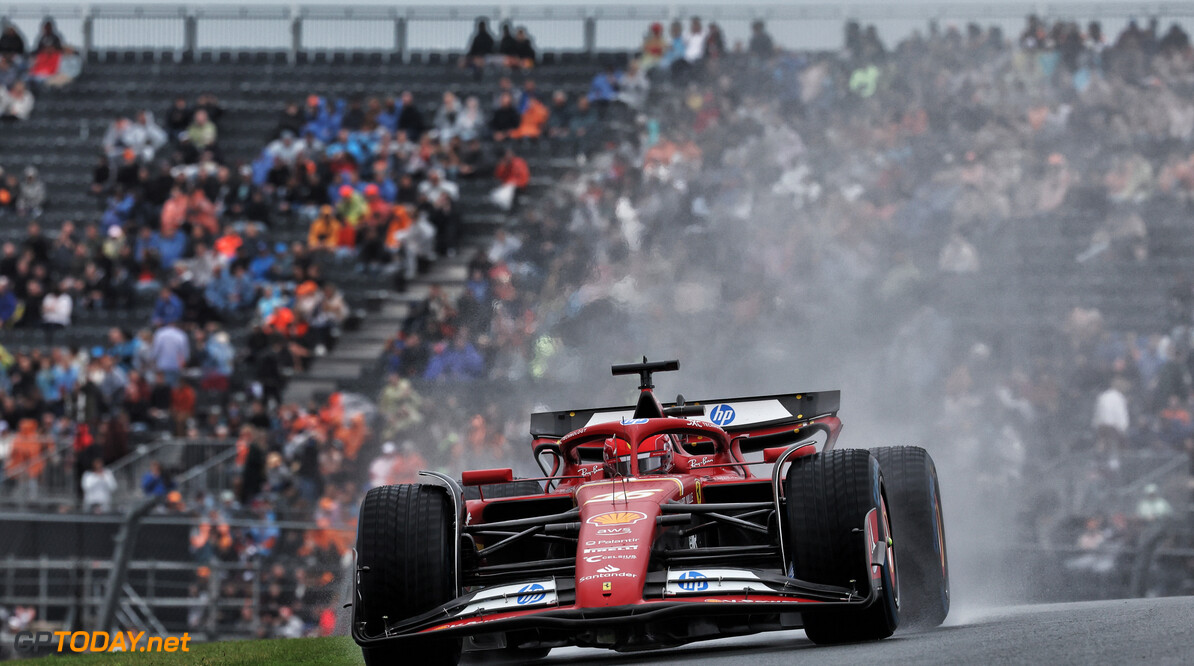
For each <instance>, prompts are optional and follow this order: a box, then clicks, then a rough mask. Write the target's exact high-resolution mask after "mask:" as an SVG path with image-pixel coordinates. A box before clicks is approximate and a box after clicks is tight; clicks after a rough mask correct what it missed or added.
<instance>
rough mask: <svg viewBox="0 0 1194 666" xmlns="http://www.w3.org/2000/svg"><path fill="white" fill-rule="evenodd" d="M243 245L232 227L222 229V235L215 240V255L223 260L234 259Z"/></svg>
mask: <svg viewBox="0 0 1194 666" xmlns="http://www.w3.org/2000/svg"><path fill="white" fill-rule="evenodd" d="M244 244H245V241H244V239H242V238H241V237H240V236H239V235H238V234H237V233H236V232H235V231H233V230H232V227H227V228H225V229H224V235H223V236H220V237H219V238H217V239H216V242H215V246H214V247H215V250H216V253H217V254H219V255H220V256H221V257H224V258H225V259H235V258H236V253H237V252H239V251H240V247H241V246H242V245H244Z"/></svg>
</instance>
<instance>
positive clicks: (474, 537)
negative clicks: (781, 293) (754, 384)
mask: <svg viewBox="0 0 1194 666" xmlns="http://www.w3.org/2000/svg"><path fill="white" fill-rule="evenodd" d="M644 394H645V395H644V396H642V398H641V399H640V403H639V407H638V408H637V409H636V413H641V412H642V410H643V409H644V407H643V404H644V402H646V403H648V404H647V410H648V411H649V410H650V408H651V406H650V404H649V403H650V402H654V401H655V398H654V396H653V395H651V394H650V391H644ZM809 395H810V396H811V395H815V394H809ZM821 395H822V400H823V401H824V400H825V398H824V395H825V394H821ZM831 397H832V401H830V402H829V403H826V404H831V405H832V409H833V411H832V412H830V413H823V412H822V413H816V412H813V413H810V414H808V415H805V414H804V413H801V412H800V411H799V410H798V409H795V408H791V407H786V408H785V413H787V414H788V416H787V417H781V418H775V419H769V418H767V417H768V416H769V415H768V414H764V413H763V412H761V411H759V410H761V409H762V408H763V407H767V405H763V406H762V407H760V406H758V405H756V406H753V407H752V406H750V403H749V402H747V401H756V402H760V403H761V402H762V401H766V400H773V401H775V402H776V404H780V400H781V399H782V401H784V402H783V404H784V405H792V404H800V403H799V401H800V400H803V399H804V396H802V395H801V394H794V395H786V396H767V397H762V398H742V399H737V400H738V402H733V401H723V403H724V404H729V405H739V407H738V408H737V409H738V411H739V412H742V413H747V412H750V410H752V409H753V410H755V412H757V413H759V414H762V418H764V419H765V420H764V422H762V423H747V424H745V425H741V426H739V427H736V428H735V427H726V428H723V427H721V426H719V425H717V424H715V423H713V422H712V421H711V420H710V418H708V417H694V418H683V417H669V416H662V417H651V418H627V417H626V416H625V414H624V413H625V412H626V411H627V410H628V409H629V408H613V409H611V410H607V411H606V412H586V413H583V414H578V413H577V412H555V413H552V414H551V416H552V417H554V418H555V419H556V422H558V423H569V424H574V423H575V422H576V421H577V420H578V419H580V418H582V417H584V418H587V419H588V423H591V425H583V426H581V427H579V428H576V429H573V430H571V431H570V432H567V433H566V434H564V435H563V436H556V435H555V434H554V433H543V432H540V433H537V435H536V437H535V439H534V447H535V451H536V454H537V455H543V454H546V455H550V456H551V457H552V461H551V464H550V466H548V465H544V466H543V467H544V470H545V473H547V476H545V477H543V478H542V479H536V480H533V481H537V482H540V483H543V484H545V486H546V489H545V490H544V491H543V492H541V493H538V494H523V495H519V496H516V497H512V496H509V495H508V494H506V495H504V496H498V495H502V493H498V492H497V490H498V489H500V488H503V487H505V486H503V485H501V484H495V483H496V482H498V481H506V480H507V479H509V478H510V477H509V476H508V474H509V472H508V470H482V471H476V472H470V473H466V474H465V476H464V480H465V482H466V483H467V484H471V487H474V488H477V490H478V491H479V492H477V495H479V496H478V497H475V498H472V499H469V498H467V493H466V496H463V497H462V496H460V495H458V496H457V497H458V498H459V500H458V501H460V502H461V503H462V506H461V507H460V514H461V515H462V517H463V520H462V522H463V524H462V525H459V526H458V533H460V534H461V536H462V544H463V545H462V547H461V552H460V557H459V562H460V563H459V573H460V575H459V589H460V591H461V596H460V597H459V598H457V599H456V600H453V601H452V602H449V603H447V604H444V606H442V607H440V608H438V609H433V610H432V611H429V612H428V613H426V614H424V615H422V616H420V617H418V618H410V619H408V620H406V621H403V622H401V623H397V624H396V625H395V626H394V627H393V628H392V631H391V632H389V633H388V635H386V636H379V637H367V636H361V635H358V634H357V633H355V629H354V637H355V638H356V639H357V641H358V643H361V644H362V645H368V644H370V643H371V642H376V641H380V640H404V639H411V638H412V637H418V636H425V635H430V634H435V635H464V636H469V637H472V638H473V639H474V641H476V644H475V645H474V647H480V648H485V647H504V646H522V647H528V646H531V647H535V646H546V647H555V646H561V645H584V646H597V647H610V648H614V649H619V650H633V649H642V648H649V647H661V646H665V645H675V644H681V643H684V642H688V641H692V640H699V639H702V638H716V637H720V636H726V635H735V634H743V633H752V632H756V631H764V630H770V629H783V628H791V627H798V626H800V620H799V613H803V612H809V610H810V609H812V608H820V607H830V606H841V605H865V604H868V603H870V602H871V601H872V600H873V599H874V598H875V594H874V589H873V585H874V584H875V583H872V584H871V586H867V585H866V584H865V583H862V585H863V587H862V588H861V589H851V588H848V587H832V586H826V585H815V584H812V583H804V582H802V581H798V580H795V579H791V578H788V577H787V575H786V568H787V566H786V563H785V561H784V558H783V544H782V540H783V537H782V534H781V531H782V522H783V518H782V511H780V510H779V504H780V499H779V493H780V492H781V491H780V490H779V487H780V486H781V485H782V484H780V483H778V482H777V481H776V480H777V479H778V478H780V475H779V473H778V472H776V473H775V474H772V470H773V465H771V464H767V463H764V462H763V461H761V460H756V461H753V462H752V461H750V460H748V458H747V455H746V454H744V453H743V444H744V443H745V444H750V445H751V449H752V450H753V451H754V452H758V451H760V450H762V448H764V447H763V446H762V444H761V443H770V442H780V443H783V444H785V445H787V446H788V449H789V450H786V451H785V456H784V457H783V458H782V459H781V460H780V463H781V465H782V464H783V462H790V461H791V460H792V459H794V458H796V457H799V456H802V455H808V454H811V453H814V452H816V451H817V450H825V449H828V448H831V447H832V446H833V445H834V442H835V440H836V439H837V436H838V434H839V432H840V431H841V426H842V424H841V421H840V420H839V419H838V418H837V416H836V415H835V412H836V400H837V397H836V393H834V394H833V395H832V396H831ZM654 404H655V406H656V408H657V409H658V411H659V412H660V413H663V412H664V411H665V408H664V406H663V405H660V404H659V403H658V402H654ZM743 405H744V406H743ZM719 407H722V405H720V404H719V405H715V406H713V407H712V413H713V414H715V416H720V415H724V414H725V413H726V411H725V410H724V409H723V410H722V411H720V412H719V411H718V408H719ZM789 412H790V413H789ZM590 414H591V416H590ZM729 414H730V417H729V418H730V419H731V420H732V419H733V418H734V416H733V415H734V414H735V412H734V410H733V409H730V410H729ZM611 415H612V416H613V417H615V418H614V420H606V421H604V422H602V419H604V418H606V417H608V416H611ZM537 416H538V415H537ZM632 416H633V415H632ZM722 420H725V418H724V416H723V417H722ZM546 422H548V420H547V417H544V418H543V419H541V420H540V421H539V423H546ZM663 433H667V434H671V435H674V436H676V437H677V438H678V440H677V441H683V442H684V444H685V445H684V446H680V447H679V448H678V450H676V451H675V455H674V458H673V468H672V470H671V472H670V473H667V474H651V475H643V474H640V473H639V470H638V456H637V455H635V456H632V458H631V461H632V462H631V464H632V469H631V472H630V474H629V475H625V476H619V477H616V478H607V477H606V468H605V465H604V463H603V462H602V461H601V460H600V458H599V456H600V454H601V451H602V447H603V443H604V442H605V440H606V439H607V438H610V437H614V438H620V439H622V440H625V441H626V442H629V444H630V445H631V448H632V450H637V447H638V446H639V445H640V444H641V443H642V442H644V441H647V440H649V439H650V438H652V437H655V436H657V435H660V434H663ZM817 433H821V434H823V435H824V439H823V440H822V441H821V442H820V445H819V446H810V445H808V444H809V442H810V441H811V438H812V437H813V436H814V435H816V434H817ZM800 444H804V445H803V446H800ZM766 448H768V456H767V457H768V458H769V459H774V458H776V457H778V452H777V451H775V450H774V449H772V448H771V447H766ZM759 467H762V468H763V469H764V470H766V472H767V473H766V474H765V475H762V476H760V475H756V474H755V473H753V472H752V468H753V469H757V468H759ZM527 481H528V480H523V481H521V483H526V482H527ZM874 518H875V517H874V516H871V517H869V519H868V525H867V526H866V529H865V530H863V532H865V534H864V535H860V540H859V547H860V548H864V547H865V548H866V549H867V552H868V556H869V557H870V558H871V559H870V561H871V563H872V565H873V566H872V571H873V572H876V574H877V573H878V571H879V567H881V566H884V563H885V562H888V561H889V560H888V559H887V558H888V557H889V553H888V552H887V549H886V548H884V547H883V545H884V543H885V542H886V536H887V535H886V534H885V533H884V532H885V528H884V527H883V526H881V525H880V524H879V521H877V520H875V519H874ZM522 565H525V566H522ZM846 584H847V582H846V581H843V582H842V585H843V586H844V585H846ZM694 618H704V619H707V620H709V621H708V622H696V621H694ZM354 624H355V623H354Z"/></svg>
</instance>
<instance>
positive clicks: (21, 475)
mask: <svg viewBox="0 0 1194 666" xmlns="http://www.w3.org/2000/svg"><path fill="white" fill-rule="evenodd" d="M234 444H235V443H234V441H233V440H225V439H214V438H205V439H193V440H192V439H184V438H175V437H163V438H162V439H159V440H156V441H152V442H149V443H146V444H142V445H140V446H138V447H136V448H135V449H134V450H133V451H130V452H129V453H128V454H126V455H125V456H123V457H122V458H120V459H119V460H116V461H113V462H112V464H111V465H108V470H109V471H110V472H112V475H113V476H114V477H115V478H116V484H117V490H116V492H115V493H114V494H113V498H112V500H113V501H112V505H113V509H119V508H121V507H123V506H125V505H127V504H128V503H129V502H130V501H132V500H135V499H136V498H138V497H140V496H141V479H142V477H143V475H144V474H145V473H146V472H147V471H149V469H150V466H151V465H152V463H153V462H154V461H157V462H159V463H161V464H162V466H163V467H164V468H165V469H167V470H176V471H178V472H179V473H178V476H177V477H176V478H175V485H176V486H177V487H178V488H179V489H180V490H181V489H184V487H185V488H186V489H187V490H191V491H193V490H200V489H202V490H207V491H209V492H212V493H218V492H219V491H221V490H226V489H230V488H232V483H233V481H234V478H235V470H234V469H232V467H233V466H232V465H231V464H230V461H232V460H233V459H234V458H235V456H236V450H235V446H234ZM38 462H40V463H41V464H42V472H41V474H40V476H38V477H37V478H36V479H31V478H29V475H28V473H27V472H28V469H29V468H31V467H33V466H34V465H35V464H36V463H38ZM79 473H80V471H79V470H76V469H75V456H74V453H73V451H72V450H71V442H70V441H65V442H60V443H59V444H58V445H57V446H56V447H54V448H53V449H51V450H47V451H46V452H45V453H43V454H42V456H41V457H39V458H38V459H37V460H35V461H31V462H29V463H26V464H23V465H20V466H18V467H16V468H14V469H12V470H10V471H8V472H5V473H4V474H3V475H0V504H3V505H10V506H13V505H15V506H18V507H24V506H28V507H36V506H40V507H58V506H75V505H76V504H77V502H78V500H79V498H80V495H81V493H80V490H79V488H77V487H76V485H77V483H78V478H79V477H78V476H77V475H78V474H79Z"/></svg>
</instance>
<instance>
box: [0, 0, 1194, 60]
mask: <svg viewBox="0 0 1194 666" xmlns="http://www.w3.org/2000/svg"><path fill="white" fill-rule="evenodd" d="M1028 14H1037V15H1040V16H1043V17H1046V18H1066V19H1077V20H1083V21H1085V20H1090V19H1101V20H1104V21H1105V22H1107V23H1108V24H1107V25H1105V26H1104V27H1105V28H1107V29H1108V32H1109V33H1111V34H1114V31H1115V30H1118V29H1119V26H1120V25H1122V23H1123V22H1126V20H1127V19H1128V18H1130V17H1151V16H1156V17H1159V18H1162V19H1174V18H1181V17H1190V16H1194V4H1191V3H1177V2H1174V3H1148V4H1146V3H1139V4H1137V3H1084V4H1077V3H1057V4H1055V3H1032V2H1017V3H993V2H992V3H989V4H988V3H974V4H970V3H949V4H946V3H930V4H920V3H887V4H878V3H871V4H865V3H864V4H844V5H839V4H828V3H826V4H771V5H768V4H758V5H732V4H731V5H696V6H690V7H685V6H676V5H665V4H643V5H611V6H602V5H593V6H582V5H554V6H553V5H536V6H516V5H464V4H460V5H455V4H448V5H423V6H387V5H297V6H282V5H240V6H234V5H226V6H220V5H186V4H178V5H166V4H146V5H138V4H96V5H41V4H11V5H0V16H5V17H7V18H9V19H10V20H11V21H12V22H13V23H14V24H15V25H16V26H17V27H18V28H19V29H20V30H21V32H22V33H23V34H24V35H25V36H26V40H27V41H31V40H32V39H35V36H36V34H37V31H38V26H39V24H40V22H41V21H42V19H43V18H45V17H47V16H50V17H53V18H54V20H55V22H56V23H57V27H58V30H59V32H60V33H61V34H62V35H63V37H64V38H65V39H66V41H67V42H69V43H72V44H76V45H79V46H81V47H82V48H83V49H84V50H85V51H87V52H93V51H105V50H135V51H154V52H158V53H163V52H177V53H195V52H201V51H241V50H273V51H282V52H287V53H290V54H291V55H293V54H295V53H298V52H300V51H380V52H385V53H386V54H388V56H389V57H391V58H401V59H405V58H406V57H407V56H408V55H409V54H410V53H412V52H450V51H454V52H459V51H462V50H463V49H464V48H465V46H466V45H467V44H468V40H469V36H470V35H471V34H472V31H473V24H474V21H475V20H476V19H477V18H478V17H486V18H488V19H490V21H491V23H492V24H493V25H494V27H495V28H496V25H497V24H498V23H500V22H502V21H506V20H509V21H511V22H512V23H513V24H514V25H518V26H525V27H526V28H527V30H528V32H529V33H530V34H531V36H532V38H533V39H534V41H535V44H536V46H537V47H538V48H539V49H540V50H541V51H543V50H549V51H582V52H588V53H592V52H595V51H601V50H617V51H626V50H633V49H636V48H638V47H639V46H640V45H641V44H642V38H643V35H644V33H645V31H646V29H647V26H648V25H649V24H650V23H652V22H662V23H665V24H666V23H667V22H670V21H672V20H676V19H685V18H687V17H689V16H691V15H700V16H701V17H702V18H703V19H705V20H706V21H715V22H717V23H718V24H719V26H720V27H721V29H722V31H723V33H724V34H725V36H726V43H727V46H731V47H732V46H733V45H734V44H735V43H737V42H742V43H746V42H747V41H748V40H749V38H750V24H751V23H752V22H753V21H755V20H757V19H762V20H765V21H767V23H768V27H769V30H770V32H771V34H772V36H773V37H774V39H775V41H776V43H777V44H778V45H779V46H781V47H784V48H799V49H826V48H837V47H839V46H840V45H841V35H842V23H843V22H844V21H846V20H849V19H858V20H862V21H865V22H867V23H874V24H875V25H876V26H877V27H878V29H879V32H880V35H881V37H882V38H884V39H886V40H889V41H891V40H898V39H902V38H903V37H905V36H907V35H908V34H910V33H911V32H912V30H914V29H920V30H922V31H923V30H924V28H925V25H926V23H927V22H928V21H930V20H934V21H937V22H938V23H940V24H942V25H945V24H948V23H950V22H954V23H962V22H968V21H976V22H981V23H983V24H984V25H987V24H996V25H999V26H1000V27H1002V28H1003V30H1004V34H1005V35H1008V36H1012V35H1014V34H1016V33H1018V31H1019V29H1020V28H1021V27H1022V25H1023V21H1024V17H1025V16H1027V15H1028Z"/></svg>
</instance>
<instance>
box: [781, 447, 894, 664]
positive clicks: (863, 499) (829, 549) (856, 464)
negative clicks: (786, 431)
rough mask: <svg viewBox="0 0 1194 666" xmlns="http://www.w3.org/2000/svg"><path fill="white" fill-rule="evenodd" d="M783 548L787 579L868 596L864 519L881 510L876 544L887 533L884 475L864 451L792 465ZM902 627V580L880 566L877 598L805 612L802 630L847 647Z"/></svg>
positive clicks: (821, 640)
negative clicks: (859, 604) (852, 588)
mask: <svg viewBox="0 0 1194 666" xmlns="http://www.w3.org/2000/svg"><path fill="white" fill-rule="evenodd" d="M784 484H785V485H784V492H785V496H786V502H787V512H786V513H787V518H788V521H787V527H786V529H787V530H788V532H787V535H788V538H787V540H786V542H785V543H786V546H787V551H788V558H789V568H790V571H791V575H792V576H793V577H795V578H797V579H800V580H804V581H807V582H812V583H821V584H826V585H839V586H843V587H846V586H850V584H851V583H850V581H855V582H854V586H855V588H856V589H857V590H858V591H859V593H861V594H866V593H867V592H868V591H869V590H868V587H869V585H870V584H871V571H870V563H869V558H868V555H867V552H866V548H865V541H864V539H863V537H862V536H861V535H860V534H859V532H857V531H855V530H860V529H866V517H867V514H868V513H870V511H871V510H872V509H876V510H878V511H879V521H880V531H881V532H882V533H881V534H880V535H879V536H880V539H882V540H884V541H885V540H886V538H887V536H888V533H887V527H886V523H887V520H886V519H885V517H884V514H883V509H884V508H885V507H886V501H885V499H884V490H883V475H882V471H881V469H880V468H879V462H878V461H877V460H876V459H875V458H874V456H872V455H871V454H870V452H869V451H865V450H862V449H842V450H833V451H827V452H823V453H817V454H814V455H811V456H807V457H805V458H801V459H798V460H796V461H795V462H793V463H792V467H791V468H790V469H789V470H788V474H787V477H786V479H785V481H784ZM898 622H899V580H898V574H897V573H896V571H895V568H894V567H891V566H887V567H884V568H883V580H882V589H881V590H880V591H879V598H877V599H875V601H874V602H873V603H872V604H870V605H869V606H866V607H865V608H834V609H830V608H827V609H825V610H815V611H812V612H808V613H805V614H804V627H805V633H806V634H807V635H808V637H809V639H811V640H812V641H813V642H815V643H847V642H857V641H867V640H877V639H880V638H886V637H887V636H890V635H891V634H892V633H893V632H894V631H895V628H896V626H897V624H898Z"/></svg>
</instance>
